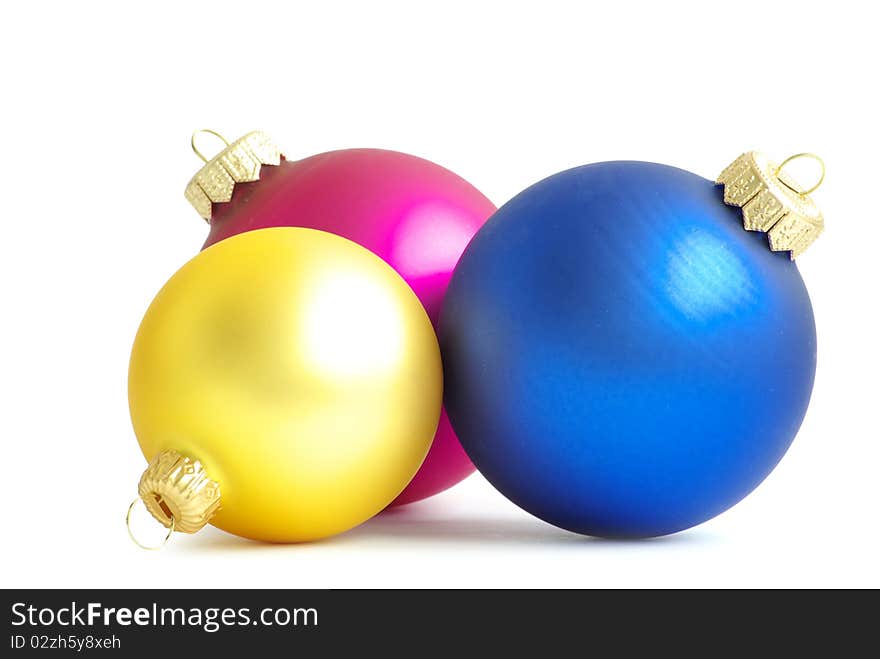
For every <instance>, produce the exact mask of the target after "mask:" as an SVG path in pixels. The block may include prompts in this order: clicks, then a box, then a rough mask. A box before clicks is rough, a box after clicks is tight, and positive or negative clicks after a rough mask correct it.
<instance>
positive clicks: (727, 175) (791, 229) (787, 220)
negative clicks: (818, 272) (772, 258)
mask: <svg viewBox="0 0 880 659" xmlns="http://www.w3.org/2000/svg"><path fill="white" fill-rule="evenodd" d="M807 157H809V158H813V159H815V160H816V161H817V162H818V163H819V164H820V165H821V167H822V173H821V176H820V177H819V180H818V182H817V183H816V184H815V185H814V186H813V187H811V188H808V189H807V188H803V187H801V186H800V185H798V183H796V182H795V181H794V180H792V178H791V177H790V176H789V175H788V174H786V173H785V172H784V171H783V167H785V165H787V164H788V163H790V162H791V161H793V160H795V159H797V158H807ZM824 178H825V165H824V163H823V162H822V159H821V158H819V157H818V156H816V155H813V154H811V153H799V154H796V155H794V156H791V157H789V158H786V159H785V160H783V161H782V163H780V164H779V165H777V164H776V163H774V162H772V161H770V160H769V159H768V158H767V156H765V155H764V154H763V153H760V152H758V151H749V152H748V153H744V154H742V155H741V156H740V157H739V158H737V159H736V160H734V161H733V162H732V163H731V164H730V165H729V166H728V167H727V168H726V169H725V170H724V171H723V172H721V174H720V175H719V176H718V179H717V180H716V183H718V184H719V185H723V186H724V202H725V203H726V204H729V205H731V206H738V207H740V208H742V214H743V227H744V228H745V229H746V230H748V231H762V232H764V233H766V234H767V237H768V240H769V242H770V249H771V250H773V251H774V252H785V251H788V252H790V253H791V258H792V259H795V258H796V257H797V256H800V255H801V254H802V253H803V251H804V250H805V249H806V248H807V247H809V246H810V245H811V244H812V243H813V241H814V240H816V238H818V237H819V234H821V233H822V231H823V230H824V228H825V220H824V218H823V217H822V213H821V212H820V211H819V208H818V207H817V206H816V204H815V203H813V200H812V199H811V198H810V196H809V195H810V193H811V192H813V191H814V190H816V188H818V187H819V186H820V185H821V184H822V181H823V180H824Z"/></svg>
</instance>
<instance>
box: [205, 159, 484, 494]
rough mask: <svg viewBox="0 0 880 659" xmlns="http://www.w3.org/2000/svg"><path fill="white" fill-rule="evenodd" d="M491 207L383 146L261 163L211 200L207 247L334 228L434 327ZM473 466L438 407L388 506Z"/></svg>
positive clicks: (455, 181) (433, 490)
mask: <svg viewBox="0 0 880 659" xmlns="http://www.w3.org/2000/svg"><path fill="white" fill-rule="evenodd" d="M494 212H495V206H494V205H493V204H492V202H491V201H489V200H488V199H487V198H486V197H485V196H483V194H482V193H480V191H479V190H477V189H476V188H475V187H473V186H472V185H471V184H470V183H468V182H467V181H465V180H464V179H462V178H461V177H459V176H458V175H456V174H454V173H453V172H450V171H449V170H448V169H445V168H443V167H440V166H439V165H436V164H434V163H432V162H430V161H428V160H424V159H422V158H418V157H416V156H411V155H407V154H404V153H398V152H396V151H386V150H382V149H345V150H341V151H330V152H328V153H322V154H318V155H315V156H311V157H308V158H305V159H303V160H298V161H289V160H282V161H281V164H280V165H279V166H277V167H273V166H264V167H263V168H262V169H261V171H260V180H259V181H257V182H254V183H244V184H239V185H236V186H235V189H234V191H233V196H232V200H231V201H229V202H228V203H220V204H214V206H213V209H212V219H211V232H210V234H209V235H208V240H207V241H206V243H205V247H208V246H209V245H212V244H214V243H216V242H218V241H220V240H223V239H224V238H228V237H229V236H233V235H236V234H238V233H242V232H244V231H250V230H253V229H263V228H267V227H276V226H302V227H309V228H312V229H319V230H322V231H329V232H331V233H335V234H338V235H340V236H343V237H344V238H348V239H349V240H353V241H354V242H356V243H359V244H361V245H363V246H364V247H366V248H367V249H369V250H371V251H373V252H375V253H376V254H378V255H379V256H380V257H382V258H383V259H385V261H386V262H387V263H389V264H390V265H391V266H392V267H393V268H394V269H395V270H397V272H398V273H400V275H401V276H402V277H403V278H404V279H405V280H406V281H407V283H408V284H409V285H410V286H411V287H412V289H413V291H415V293H416V295H417V296H418V297H419V299H420V300H421V301H422V304H424V305H425V310H426V311H427V312H428V316H429V317H430V318H431V322H433V323H434V327H435V328H436V327H437V319H438V315H439V313H440V308H441V306H442V303H443V296H444V294H445V293H446V288H447V286H448V285H449V280H450V277H451V276H452V271H453V269H454V268H455V265H456V264H457V263H458V259H459V257H460V256H461V254H462V252H463V251H464V249H465V247H467V245H468V243H469V242H470V240H471V238H472V237H473V235H474V234H475V233H476V232H477V230H478V229H479V228H480V227H481V226H482V225H483V223H484V222H485V221H486V220H487V219H488V218H489V216H490V215H491V214H492V213H494ZM473 471H474V466H473V465H472V464H471V461H470V460H469V459H468V457H467V455H466V454H465V452H464V449H462V447H461V444H459V442H458V438H457V437H456V436H455V433H454V432H453V430H452V426H451V425H450V423H449V418H448V417H447V416H446V410H445V409H444V410H443V412H442V414H441V416H440V424H439V426H438V428H437V434H436V436H435V437H434V443H433V444H432V445H431V449H430V451H429V452H428V455H427V457H426V458H425V461H424V463H423V464H422V467H421V469H419V471H418V473H417V474H416V475H415V477H414V478H413V480H412V481H411V482H410V484H409V485H408V486H407V487H406V489H405V490H404V491H403V492H402V493H401V494H400V495H399V496H398V497H397V499H395V500H394V501H393V502H392V504H391V505H392V506H394V505H400V504H404V503H411V502H413V501H419V500H420V499H425V498H427V497H430V496H433V495H434V494H437V493H439V492H442V491H443V490H446V489H447V488H449V487H452V486H453V485H455V484H456V483H458V482H459V481H461V480H462V479H464V478H465V477H466V476H468V475H469V474H471V473H472V472H473Z"/></svg>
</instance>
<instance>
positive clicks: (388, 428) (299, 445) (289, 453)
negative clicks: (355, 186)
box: [129, 228, 442, 542]
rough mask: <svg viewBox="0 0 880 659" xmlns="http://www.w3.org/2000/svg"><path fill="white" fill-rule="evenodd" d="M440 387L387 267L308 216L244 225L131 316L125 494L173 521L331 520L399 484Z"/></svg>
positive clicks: (350, 515) (313, 534)
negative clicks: (129, 485)
mask: <svg viewBox="0 0 880 659" xmlns="http://www.w3.org/2000/svg"><path fill="white" fill-rule="evenodd" d="M441 398H442V367H441V362H440V351H439V348H438V346H437V339H436V337H435V335H434V330H433V328H432V326H431V322H430V320H429V319H428V316H427V315H426V313H425V311H424V309H423V307H422V305H421V303H420V302H419V300H418V298H417V297H416V296H415V294H414V293H413V291H412V290H411V289H410V288H409V286H408V285H407V284H406V282H404V280H403V279H401V277H400V276H399V275H398V274H397V273H396V272H394V270H392V269H391V267H390V266H388V265H387V264H386V263H385V262H384V261H382V260H381V259H380V258H379V257H378V256H376V255H374V254H373V253H372V252H370V251H368V250H366V249H364V248H363V247H360V246H359V245H357V244H355V243H353V242H351V241H349V240H346V239H344V238H340V237H339V236H336V235H333V234H329V233H325V232H321V231H315V230H312V229H297V228H277V229H262V230H259V231H251V232H248V233H243V234H240V235H238V236H235V237H232V238H228V239H226V240H224V241H222V242H220V243H217V244H216V245H213V246H211V247H209V248H208V249H206V250H204V251H203V252H201V253H200V254H199V255H198V256H196V257H195V258H194V259H192V260H191V261H190V262H189V263H187V264H186V265H185V266H183V268H181V269H180V270H179V271H178V272H177V273H176V274H175V275H174V276H173V277H172V278H171V279H170V280H169V281H168V283H167V284H166V285H165V286H164V288H162V290H161V291H160V292H159V294H158V295H157V296H156V298H155V300H154V301H153V303H152V304H151V305H150V308H149V309H148V310H147V313H146V316H145V317H144V319H143V322H142V323H141V326H140V329H139V330H138V333H137V337H136V338H135V342H134V348H133V349H132V355H131V364H130V369H129V404H130V408H131V418H132V423H133V425H134V430H135V433H136V435H137V438H138V442H139V443H140V446H141V449H142V450H143V453H144V456H145V457H146V458H147V460H148V461H150V466H149V467H148V469H147V471H146V472H145V473H144V476H143V477H142V478H141V481H140V486H139V494H140V495H141V498H142V499H143V500H144V503H145V504H146V505H147V508H148V509H149V510H150V512H151V513H153V515H154V516H155V517H156V518H157V519H159V520H160V521H161V522H162V523H163V524H165V525H166V526H167V527H169V528H174V529H175V530H177V531H185V532H194V531H196V530H198V529H199V528H201V526H202V525H204V523H205V522H206V521H208V520H210V523H211V524H214V525H215V526H217V527H219V528H221V529H223V530H225V531H229V532H230V533H235V534H237V535H240V536H245V537H248V538H254V539H259V540H266V541H271V542H299V541H306V540H314V539H318V538H323V537H326V536H330V535H333V534H336V533H340V532H342V531H345V530H347V529H350V528H352V527H353V526H356V525H358V524H360V523H361V522H363V521H365V520H367V519H369V518H370V517H372V516H373V515H375V514H376V513H378V512H379V511H381V510H382V509H383V508H385V506H387V505H388V504H389V503H390V502H391V501H392V500H393V499H394V498H395V497H396V496H397V495H398V494H399V493H400V492H401V491H402V490H403V488H404V487H406V485H407V484H408V483H409V481H410V479H411V478H412V477H413V475H414V474H415V473H416V471H417V469H418V468H419V466H420V465H421V463H422V460H423V459H424V457H425V455H426V453H427V451H428V448H429V446H430V444H431V440H432V439H433V437H434V432H435V430H436V428H437V423H438V419H439V416H440V406H441ZM172 524H173V527H172Z"/></svg>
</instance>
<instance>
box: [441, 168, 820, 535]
mask: <svg viewBox="0 0 880 659" xmlns="http://www.w3.org/2000/svg"><path fill="white" fill-rule="evenodd" d="M440 342H441V348H442V351H443V356H444V370H445V390H446V406H447V410H448V412H449V416H450V419H451V421H452V424H453V426H454V428H455V431H456V433H457V434H458V437H459V439H460V440H461V443H462V445H463V446H464V448H465V450H466V451H467V453H468V455H469V456H470V457H471V459H472V460H473V462H474V464H475V465H476V466H477V468H478V469H479V470H480V471H481V472H482V473H483V475H484V476H485V477H486V478H487V479H488V480H489V481H490V482H491V483H492V484H493V485H494V486H495V487H496V488H498V490H500V491H501V492H502V493H503V494H504V495H505V496H507V497H508V498H509V499H510V500H511V501H513V502H514V503H515V504H517V505H519V506H520V507H522V508H524V509H525V510H527V511H529V512H530V513H532V514H534V515H536V516H538V517H540V518H541V519H544V520H546V521H547V522H550V523H551V524H555V525H556V526H560V527H562V528H565V529H569V530H571V531H575V532H578V533H583V534H587V535H596V536H607V537H646V536H657V535H664V534H667V533H673V532H675V531H680V530H682V529H686V528H689V527H691V526H694V525H696V524H699V523H701V522H703V521H705V520H707V519H710V518H711V517H714V516H715V515H717V514H719V513H721V512H722V511H724V510H726V509H727V508H729V507H730V506H732V505H734V504H735V503H737V502H738V501H739V500H740V499H742V498H743V497H744V496H746V495H747V494H748V493H749V492H751V491H752V490H753V489H754V488H755V487H756V486H757V485H758V484H759V483H760V482H761V481H762V480H763V479H764V478H765V477H766V476H767V475H768V474H769V473H770V471H771V470H772V469H773V468H774V466H775V465H776V464H777V462H778V461H779V460H780V458H781V457H782V456H783V454H784V453H785V451H786V450H787V449H788V446H789V444H790V443H791V441H792V439H793V438H794V436H795V434H796V432H797V430H798V427H799V426H800V424H801V421H802V419H803V417H804V413H805V412H806V409H807V404H808V402H809V399H810V393H811V390H812V386H813V376H814V373H815V366H816V331H815V324H814V320H813V311H812V307H811V305H810V299H809V296H808V294H807V290H806V288H805V287H804V283H803V280H802V279H801V277H800V274H799V273H798V270H797V267H796V266H795V264H794V262H793V261H791V260H790V258H789V254H788V253H780V252H772V251H770V249H769V248H768V245H767V238H766V236H765V235H763V234H761V233H757V232H747V231H745V230H744V229H743V224H742V215H741V210H740V209H739V208H733V207H730V206H726V205H725V204H724V201H723V189H722V188H721V187H719V186H716V185H715V184H714V183H713V182H712V181H709V180H706V179H704V178H702V177H699V176H697V175H695V174H692V173H690V172H686V171H683V170H680V169H676V168H674V167H668V166H665V165H658V164H653V163H641V162H608V163H599V164H594V165H586V166H583V167H578V168H575V169H571V170H568V171H565V172H562V173H560V174H556V175H555V176H551V177H550V178H548V179H545V180H543V181H541V182H539V183H537V184H535V185H533V186H532V187H530V188H528V189H527V190H525V191H524V192H522V193H520V194H519V195H518V196H517V197H515V198H514V199H512V200H511V201H510V202H508V203H507V204H506V205H505V206H503V207H502V208H501V209H500V210H498V212H497V213H496V214H495V215H494V216H493V217H492V218H491V219H490V220H489V222H488V223H487V224H486V225H485V226H484V227H483V228H482V229H481V230H480V231H479V233H478V234H477V235H476V236H475V238H474V239H473V241H472V242H471V244H470V245H469V246H468V248H467V250H466V251H465V253H464V254H463V256H462V258H461V261H460V262H459V264H458V266H457V268H456V270H455V273H454V275H453V278H452V281H451V284H450V286H449V290H448V292H447V294H446V300H445V304H444V308H443V312H442V317H441V326H440Z"/></svg>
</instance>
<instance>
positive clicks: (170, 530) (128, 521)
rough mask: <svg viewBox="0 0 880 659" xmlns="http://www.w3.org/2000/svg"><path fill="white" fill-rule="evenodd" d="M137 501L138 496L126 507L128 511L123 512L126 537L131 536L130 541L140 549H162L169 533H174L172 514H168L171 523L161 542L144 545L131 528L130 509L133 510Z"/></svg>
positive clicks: (168, 538) (168, 537)
mask: <svg viewBox="0 0 880 659" xmlns="http://www.w3.org/2000/svg"><path fill="white" fill-rule="evenodd" d="M138 501H140V498H137V499H135V500H134V501H132V502H131V505H130V506H129V507H128V512H126V513H125V528H126V529H128V537H129V538H131V541H132V542H133V543H134V544H136V545H137V546H138V547H140V548H141V549H146V550H147V551H157V550H159V549H162V548H163V547H164V546H165V545H167V544H168V541H169V540H170V539H171V534H173V533H174V515H171V516H170V519H171V523H170V524H169V525H168V533H166V534H165V539H164V540H162V542H161V544H158V545H145V544H143V543H142V542H141V541H140V540H138V539H137V538H136V537H135V535H134V532H133V531H132V530H131V511H132V510H134V507H135V506H136V505H137V503H138Z"/></svg>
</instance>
